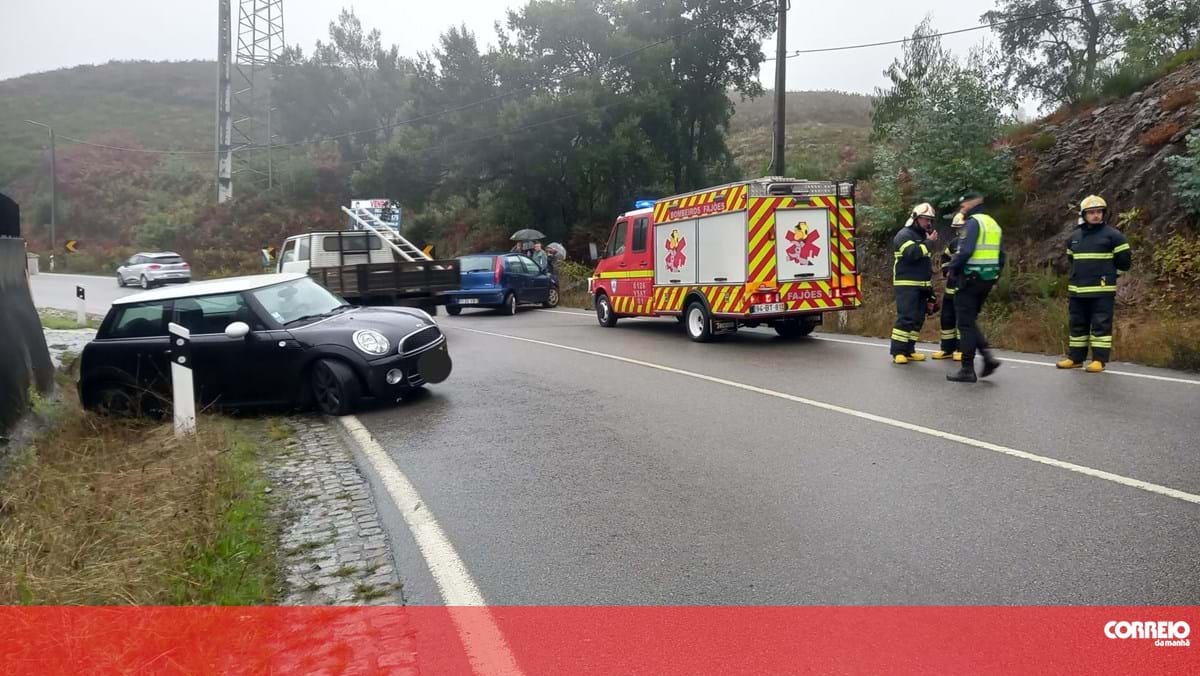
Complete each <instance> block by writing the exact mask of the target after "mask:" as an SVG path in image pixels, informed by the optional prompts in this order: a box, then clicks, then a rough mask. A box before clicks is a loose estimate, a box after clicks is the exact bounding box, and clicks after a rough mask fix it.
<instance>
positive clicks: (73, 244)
mask: <svg viewBox="0 0 1200 676" xmlns="http://www.w3.org/2000/svg"><path fill="white" fill-rule="evenodd" d="M78 246H79V240H74V239H68V240H67V243H66V244H64V245H63V248H64V249H66V250H67V253H75V249H76V248H77V247H78Z"/></svg>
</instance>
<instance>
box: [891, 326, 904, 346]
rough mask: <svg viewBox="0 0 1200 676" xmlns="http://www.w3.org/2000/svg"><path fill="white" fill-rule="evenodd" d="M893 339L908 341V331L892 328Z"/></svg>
mask: <svg viewBox="0 0 1200 676" xmlns="http://www.w3.org/2000/svg"><path fill="white" fill-rule="evenodd" d="M892 340H898V341H900V342H902V343H905V342H908V331H901V330H900V329H892Z"/></svg>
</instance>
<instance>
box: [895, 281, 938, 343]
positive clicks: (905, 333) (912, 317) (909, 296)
mask: <svg viewBox="0 0 1200 676" xmlns="http://www.w3.org/2000/svg"><path fill="white" fill-rule="evenodd" d="M931 293H933V291H932V290H931V289H928V288H926V287H921V286H897V287H896V324H895V326H893V327H892V354H893V355H897V354H903V355H910V354H913V353H914V352H916V351H917V341H918V340H920V339H921V326H922V325H924V324H925V302H926V299H928V298H929V294H931Z"/></svg>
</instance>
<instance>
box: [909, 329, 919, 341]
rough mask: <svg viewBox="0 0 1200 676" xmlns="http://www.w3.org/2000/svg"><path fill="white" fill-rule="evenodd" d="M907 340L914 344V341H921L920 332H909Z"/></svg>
mask: <svg viewBox="0 0 1200 676" xmlns="http://www.w3.org/2000/svg"><path fill="white" fill-rule="evenodd" d="M908 339H909V340H911V341H913V342H916V341H918V340H920V339H921V332H920V331H911V332H909V334H908Z"/></svg>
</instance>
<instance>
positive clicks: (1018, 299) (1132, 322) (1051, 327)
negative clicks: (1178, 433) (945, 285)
mask: <svg viewBox="0 0 1200 676" xmlns="http://www.w3.org/2000/svg"><path fill="white" fill-rule="evenodd" d="M1039 281H1040V280H1039V278H1038V277H1037V276H1034V275H1026V276H1025V277H1024V278H1021V279H1018V280H1017V281H1016V282H1015V284H1016V285H1017V287H1018V288H1025V289H1026V290H1025V291H1024V292H1013V291H1010V290H1008V289H1001V288H1000V287H997V291H995V292H993V294H992V297H991V298H989V300H988V303H987V305H986V306H985V307H984V311H983V314H982V315H981V316H980V324H981V326H982V327H983V331H984V333H985V334H986V335H987V337H988V341H989V342H990V343H992V345H994V346H995V347H998V348H1002V349H1007V350H1016V351H1018V352H1033V353H1041V354H1047V355H1059V354H1063V353H1064V351H1065V350H1066V347H1067V337H1068V327H1067V299H1066V297H1065V296H1064V295H1062V294H1061V293H1060V292H1059V290H1049V291H1048V290H1047V289H1046V288H1045V286H1048V285H1043V287H1042V288H1040V289H1039V288H1038V287H1039V284H1038V282H1039ZM863 297H864V302H863V305H862V307H860V308H858V309H857V310H853V311H850V312H847V313H846V324H845V326H842V327H839V326H838V322H837V321H833V320H831V319H827V321H826V324H825V330H827V331H838V332H841V333H849V334H856V335H862V336H874V337H876V338H887V337H888V336H889V335H891V332H892V324H893V323H894V322H895V320H896V307H895V300H894V299H895V296H894V293H893V291H892V288H891V286H890V285H888V284H883V283H873V284H869V285H868V286H867V288H866V289H865V290H864V293H863ZM938 333H939V326H938V317H937V316H933V317H927V318H926V319H925V325H924V327H923V328H922V330H921V339H922V340H924V341H928V342H934V343H935V342H937V341H938ZM1113 336H1114V342H1113V356H1112V358H1113V359H1114V360H1119V361H1127V362H1134V363H1138V364H1145V365H1147V366H1159V367H1163V368H1172V369H1179V370H1183V371H1200V318H1194V317H1168V316H1163V315H1162V314H1160V313H1153V312H1150V311H1147V310H1145V309H1139V308H1130V307H1125V306H1122V305H1120V304H1118V306H1117V311H1116V322H1115V328H1114V330H1113Z"/></svg>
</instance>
